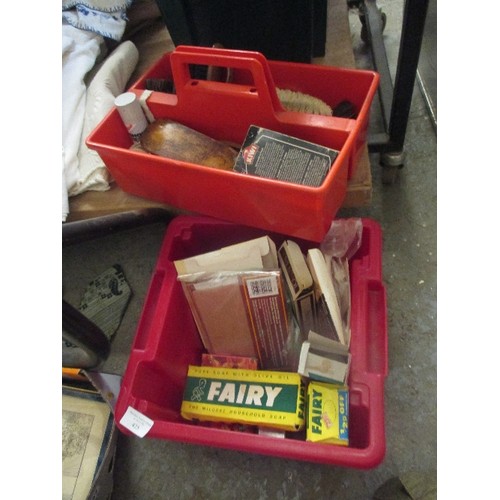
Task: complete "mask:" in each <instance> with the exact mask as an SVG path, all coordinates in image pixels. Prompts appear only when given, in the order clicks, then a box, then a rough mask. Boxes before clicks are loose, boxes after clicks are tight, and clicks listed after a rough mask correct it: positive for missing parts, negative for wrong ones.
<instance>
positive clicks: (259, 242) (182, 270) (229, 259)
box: [174, 236, 278, 276]
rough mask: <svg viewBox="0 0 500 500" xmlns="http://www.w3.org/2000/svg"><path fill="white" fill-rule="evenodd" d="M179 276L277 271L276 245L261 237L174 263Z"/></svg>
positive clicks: (265, 237)
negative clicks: (264, 270)
mask: <svg viewBox="0 0 500 500" xmlns="http://www.w3.org/2000/svg"><path fill="white" fill-rule="evenodd" d="M174 265H175V268H176V269H177V273H178V274H179V276H183V275H185V274H195V273H201V272H215V271H244V270H247V269H251V270H256V269H277V268H278V257H277V253H276V245H275V244H274V242H273V240H271V238H269V237H268V236H262V237H260V238H255V239H253V240H249V241H243V242H241V243H237V244H235V245H229V246H227V247H224V248H221V249H219V250H214V251H212V252H206V253H204V254H201V255H195V256H193V257H188V258H187V259H179V260H176V261H174Z"/></svg>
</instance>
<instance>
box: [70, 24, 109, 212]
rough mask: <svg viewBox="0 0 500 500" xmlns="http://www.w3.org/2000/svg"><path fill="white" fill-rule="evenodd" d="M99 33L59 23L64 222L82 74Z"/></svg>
mask: <svg viewBox="0 0 500 500" xmlns="http://www.w3.org/2000/svg"><path fill="white" fill-rule="evenodd" d="M103 42H104V39H103V37H102V36H101V35H98V34H96V33H93V32H90V31H84V30H80V29H78V28H75V27H73V26H71V25H69V24H67V23H64V22H63V25H62V147H63V176H64V182H63V193H62V196H63V214H62V216H63V221H64V220H66V216H67V208H65V206H66V205H67V199H66V200H65V189H64V186H65V187H66V191H69V189H70V187H71V186H72V185H73V184H74V183H75V182H78V180H79V177H80V175H79V170H78V149H79V147H80V140H81V134H82V128H83V121H84V116H85V105H86V91H87V89H86V86H85V81H84V79H85V75H86V74H87V73H88V72H89V71H90V70H91V69H92V67H93V66H94V65H95V62H96V60H97V56H98V55H99V53H100V51H101V46H102V44H103ZM65 212H66V213H65Z"/></svg>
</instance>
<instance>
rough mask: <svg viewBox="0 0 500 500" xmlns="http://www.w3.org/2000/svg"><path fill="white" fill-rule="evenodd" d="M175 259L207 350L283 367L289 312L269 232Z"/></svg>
mask: <svg viewBox="0 0 500 500" xmlns="http://www.w3.org/2000/svg"><path fill="white" fill-rule="evenodd" d="M174 264H175V268H176V269H177V273H178V279H179V280H180V281H181V282H182V286H183V290H184V294H185V296H186V298H187V300H188V303H189V306H190V309H191V312H192V314H193V317H194V319H195V321H196V324H197V327H198V331H199V333H200V337H201V339H202V341H203V345H204V346H205V348H206V350H207V352H208V353H210V354H220V355H226V356H243V357H256V358H258V360H259V364H260V368H263V369H285V368H286V367H287V364H288V363H287V359H286V358H287V356H286V352H284V346H285V344H286V341H287V338H288V313H287V310H286V302H285V296H284V291H283V284H282V279H281V273H280V271H279V265H278V258H277V252H276V245H275V244H274V242H273V241H272V240H271V239H270V238H269V237H268V236H263V237H260V238H256V239H252V240H248V241H243V242H241V243H237V244H234V245H229V246H226V247H223V248H220V249H218V250H215V251H211V252H207V253H204V254H200V255H196V256H193V257H189V258H187V259H181V260H176V261H175V262H174Z"/></svg>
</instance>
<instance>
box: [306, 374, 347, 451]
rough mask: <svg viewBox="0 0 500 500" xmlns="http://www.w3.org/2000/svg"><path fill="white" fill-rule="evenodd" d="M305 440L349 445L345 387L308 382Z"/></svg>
mask: <svg viewBox="0 0 500 500" xmlns="http://www.w3.org/2000/svg"><path fill="white" fill-rule="evenodd" d="M307 440H308V441H312V442H321V443H328V444H338V445H341V446H348V445H349V391H348V390H347V388H346V387H341V386H336V385H333V384H325V383H322V382H315V381H311V382H309V385H308V387H307Z"/></svg>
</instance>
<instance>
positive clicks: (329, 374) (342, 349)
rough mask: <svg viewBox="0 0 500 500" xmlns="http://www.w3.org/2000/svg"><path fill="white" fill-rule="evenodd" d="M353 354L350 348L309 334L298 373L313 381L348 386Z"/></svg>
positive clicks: (303, 345)
mask: <svg viewBox="0 0 500 500" xmlns="http://www.w3.org/2000/svg"><path fill="white" fill-rule="evenodd" d="M350 364H351V354H350V352H349V348H348V347H347V346H346V345H344V344H341V343H340V342H336V341H334V340H330V339H327V338H326V337H323V336H322V335H318V334H317V333H315V332H312V331H311V332H309V336H308V340H307V341H305V342H303V343H302V348H301V351H300V358H299V366H298V368H297V372H298V373H300V374H301V375H303V376H304V377H308V378H309V379H312V380H319V381H322V382H328V383H334V384H341V385H344V384H347V377H348V375H349V368H350Z"/></svg>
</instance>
